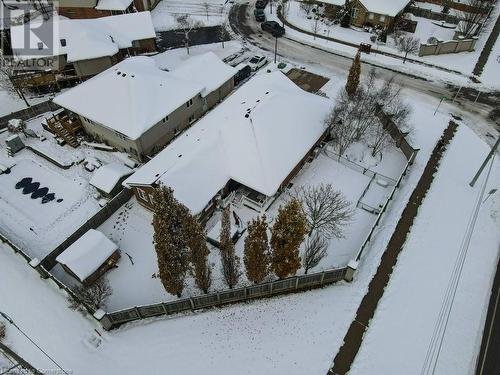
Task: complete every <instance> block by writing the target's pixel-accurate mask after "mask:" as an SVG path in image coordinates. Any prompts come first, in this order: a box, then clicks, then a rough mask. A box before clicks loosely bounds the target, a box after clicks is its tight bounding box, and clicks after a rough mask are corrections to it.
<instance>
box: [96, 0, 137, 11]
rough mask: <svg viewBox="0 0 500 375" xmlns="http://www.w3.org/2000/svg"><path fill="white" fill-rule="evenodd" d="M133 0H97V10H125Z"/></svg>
mask: <svg viewBox="0 0 500 375" xmlns="http://www.w3.org/2000/svg"><path fill="white" fill-rule="evenodd" d="M132 1H133V0H99V2H98V3H97V6H96V7H95V8H96V9H97V10H122V11H124V10H127V9H128V7H129V6H130V4H132Z"/></svg>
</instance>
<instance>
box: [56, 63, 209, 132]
mask: <svg viewBox="0 0 500 375" xmlns="http://www.w3.org/2000/svg"><path fill="white" fill-rule="evenodd" d="M202 90H203V87H202V86H201V85H198V84H196V83H192V82H189V81H185V80H181V79H178V78H175V77H173V76H172V75H171V74H170V73H168V72H165V71H163V70H160V69H158V68H157V66H156V64H155V62H154V60H153V59H151V58H150V57H146V56H136V57H130V58H128V59H125V60H123V61H122V62H120V63H119V64H116V65H115V66H113V67H111V68H109V69H107V70H105V71H104V72H102V73H100V74H98V75H97V76H95V77H93V78H91V79H89V80H88V81H86V82H84V83H82V84H80V85H78V86H76V87H74V88H72V89H70V90H68V91H66V92H64V93H62V94H61V95H59V96H56V97H55V98H54V100H53V101H54V103H56V104H59V105H60V106H61V107H64V108H66V109H69V110H70V111H72V112H75V113H77V114H79V115H81V116H83V117H86V118H88V119H90V120H92V121H94V122H97V123H99V124H101V125H102V126H105V127H107V128H109V129H112V130H114V131H117V132H120V133H121V134H124V135H126V136H127V137H129V138H130V139H137V138H139V137H140V136H141V135H142V134H144V133H145V132H146V131H147V130H149V129H150V128H151V127H152V126H153V125H155V124H156V123H158V122H159V121H160V120H161V119H162V118H164V117H166V116H167V115H169V114H170V113H172V112H173V111H174V110H175V109H177V108H179V107H180V106H181V105H183V104H184V103H186V102H187V101H188V100H189V99H191V98H193V97H195V96H196V95H197V94H199V93H201V91H202ZM83 98H84V99H83Z"/></svg>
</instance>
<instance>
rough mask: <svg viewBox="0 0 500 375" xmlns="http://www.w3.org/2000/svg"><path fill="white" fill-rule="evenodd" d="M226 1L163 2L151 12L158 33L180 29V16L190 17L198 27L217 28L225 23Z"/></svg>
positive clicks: (181, 0) (169, 0)
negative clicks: (178, 19) (178, 20)
mask: <svg viewBox="0 0 500 375" xmlns="http://www.w3.org/2000/svg"><path fill="white" fill-rule="evenodd" d="M227 3H228V1H226V0H185V1H184V0H162V1H160V2H159V3H158V5H157V6H156V7H155V8H154V9H153V11H152V12H151V16H152V17H153V24H154V27H155V29H156V31H166V30H172V29H180V28H182V26H180V25H179V23H178V22H177V18H178V17H179V16H183V15H188V16H189V19H190V20H191V21H192V22H193V24H195V25H196V26H197V27H203V26H217V25H220V24H222V23H223V22H224V19H225V17H226V10H227V9H226V7H227V8H229V5H228V4H227Z"/></svg>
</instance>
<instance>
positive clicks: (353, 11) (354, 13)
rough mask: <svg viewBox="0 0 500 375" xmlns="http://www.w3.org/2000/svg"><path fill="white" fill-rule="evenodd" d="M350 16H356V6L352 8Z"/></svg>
mask: <svg viewBox="0 0 500 375" xmlns="http://www.w3.org/2000/svg"><path fill="white" fill-rule="evenodd" d="M351 16H352V18H356V17H357V16H358V8H352V13H351Z"/></svg>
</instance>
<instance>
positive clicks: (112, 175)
mask: <svg viewBox="0 0 500 375" xmlns="http://www.w3.org/2000/svg"><path fill="white" fill-rule="evenodd" d="M133 172H134V171H133V170H132V169H130V168H128V167H127V166H125V165H124V164H122V163H110V164H106V165H103V166H102V167H100V168H99V169H97V171H95V172H94V175H93V176H92V178H91V179H90V185H92V186H94V187H95V188H97V189H99V190H101V191H103V192H105V193H107V194H109V193H111V192H112V191H113V189H114V188H115V186H116V185H117V184H118V183H119V182H120V180H121V179H123V178H124V177H127V176H130V175H131V174H132V173H133Z"/></svg>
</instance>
